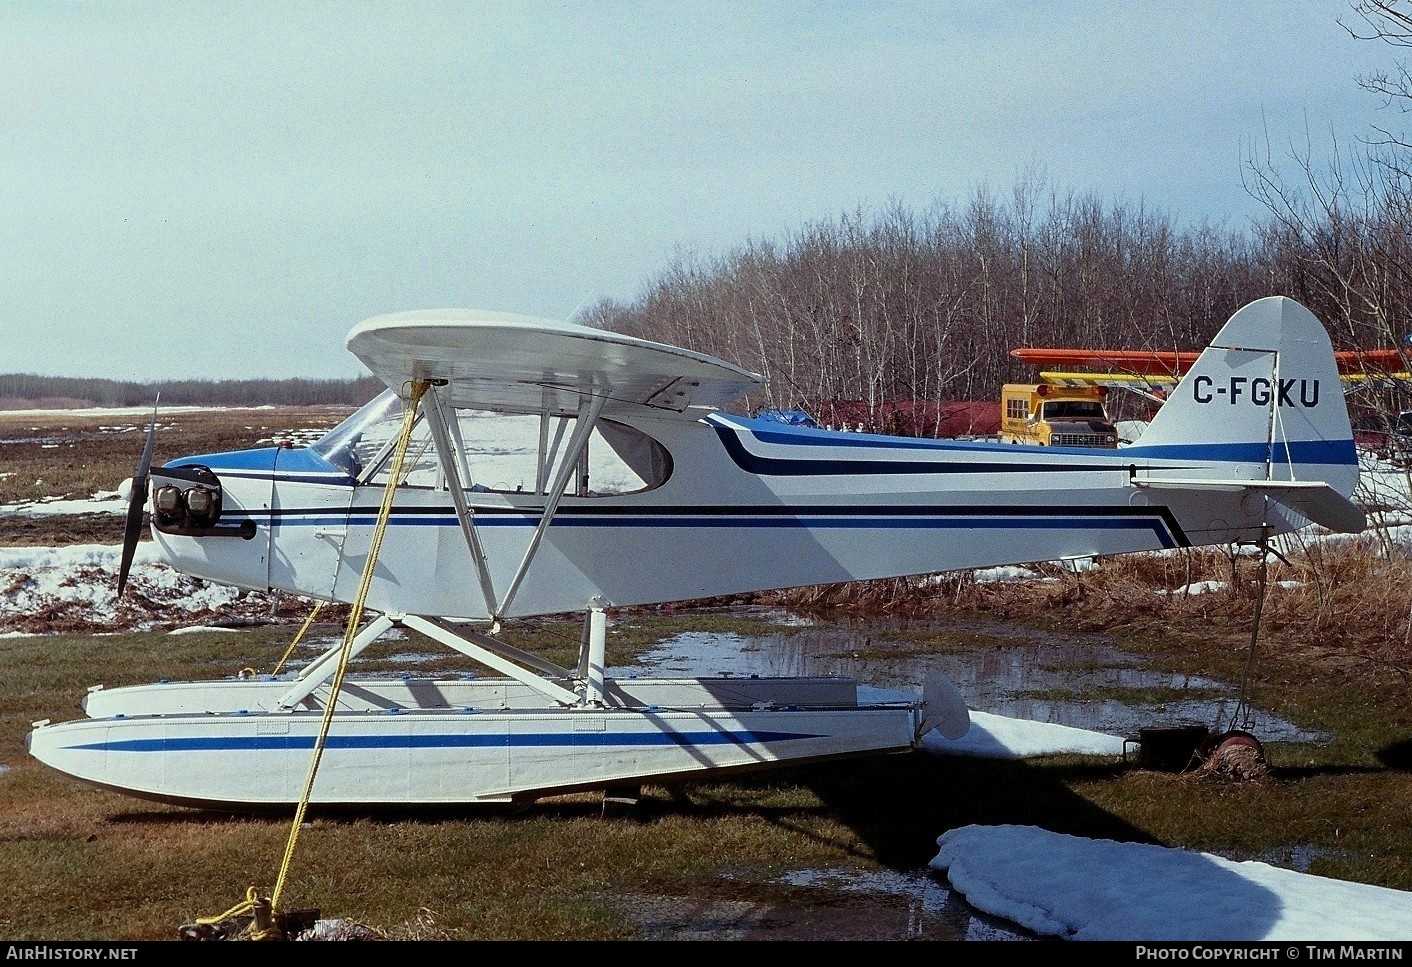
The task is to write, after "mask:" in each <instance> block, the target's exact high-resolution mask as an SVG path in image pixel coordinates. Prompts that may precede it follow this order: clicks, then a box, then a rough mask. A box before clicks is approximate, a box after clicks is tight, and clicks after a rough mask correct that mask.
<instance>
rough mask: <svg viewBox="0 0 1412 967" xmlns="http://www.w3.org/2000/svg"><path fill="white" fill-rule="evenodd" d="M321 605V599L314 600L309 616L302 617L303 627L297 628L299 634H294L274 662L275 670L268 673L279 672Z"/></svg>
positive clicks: (274, 673) (312, 621) (322, 603)
mask: <svg viewBox="0 0 1412 967" xmlns="http://www.w3.org/2000/svg"><path fill="white" fill-rule="evenodd" d="M323 606H324V602H322V601H315V602H314V610H312V611H310V612H309V617H307V618H305V619H304V627H302V628H300V629H299V634H297V635H295V636H294V640H293V641H291V642H290V643H289V649H288V650H287V651H286V652H285V653H284V657H282V658H281V659H280V660H279V661H278V662H276V663H275V670H274V671H273V672H271V673H270V674H272V675H278V674H279V670H280V669H281V668H283V667H284V663H285V662H287V661H289V656H290V655H292V654H294V649H295V648H296V647H298V645H299V642H300V640H301V639H302V638H303V637H304V634H305V632H307V631H308V630H309V626H310V625H312V624H313V623H314V619H315V618H316V617H318V614H319V609H320V608H322V607H323Z"/></svg>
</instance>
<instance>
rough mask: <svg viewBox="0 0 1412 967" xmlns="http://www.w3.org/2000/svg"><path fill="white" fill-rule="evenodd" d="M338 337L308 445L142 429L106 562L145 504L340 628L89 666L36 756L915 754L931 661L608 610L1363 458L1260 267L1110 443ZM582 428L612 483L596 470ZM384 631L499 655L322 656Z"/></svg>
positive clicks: (530, 783) (1082, 551)
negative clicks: (560, 631) (507, 423)
mask: <svg viewBox="0 0 1412 967" xmlns="http://www.w3.org/2000/svg"><path fill="white" fill-rule="evenodd" d="M347 345H348V348H349V349H350V350H351V351H352V352H353V353H354V354H355V355H356V356H357V357H358V358H359V359H361V360H362V361H363V362H364V363H365V364H366V365H367V367H368V368H369V369H370V370H371V371H372V372H373V373H374V374H376V375H377V376H378V377H380V378H381V379H382V381H383V382H384V383H385V384H386V385H387V387H388V389H387V391H386V392H385V393H384V394H382V395H381V396H379V397H378V398H377V399H375V400H373V401H372V402H370V403H369V404H368V405H367V406H365V407H364V408H363V409H361V410H360V411H359V412H358V413H356V414H354V415H353V416H352V417H350V418H349V419H348V420H346V421H345V422H344V423H342V424H341V425H339V426H338V427H336V428H335V429H334V430H332V431H330V432H329V433H328V434H327V435H326V436H325V437H323V439H321V440H320V441H318V442H317V443H315V444H314V445H312V446H310V447H307V448H290V447H284V448H279V447H277V448H270V449H261V450H253V451H242V452H236V453H221V454H209V455H202V456H195V457H190V458H183V459H178V460H173V461H171V462H169V463H167V464H166V465H165V466H162V467H160V468H156V469H152V468H150V466H149V464H150V457H151V452H152V431H151V430H149V434H148V439H147V446H146V449H145V451H144V455H143V458H142V463H141V464H140V467H139V472H138V475H137V477H136V478H135V479H134V485H133V493H132V504H131V506H130V508H129V511H130V513H129V531H128V536H127V540H126V543H125V548H124V556H123V564H122V569H121V572H120V575H119V587H120V588H121V586H122V584H123V582H125V580H126V577H127V573H128V568H129V565H130V562H131V559H132V553H133V548H134V546H135V542H136V540H137V537H138V536H139V534H140V530H141V526H142V516H143V512H144V509H145V507H146V505H147V503H148V501H149V500H150V503H151V508H152V512H151V527H152V531H153V536H154V538H155V540H156V542H157V544H158V546H159V548H160V550H161V553H162V555H163V557H164V558H165V560H166V561H168V562H169V563H170V564H171V565H172V566H174V567H175V568H177V569H179V570H181V571H183V572H185V573H188V574H191V575H194V576H196V577H199V578H204V579H207V580H210V581H215V582H221V583H224V584H229V585H234V586H237V587H241V588H248V589H256V590H262V591H280V592H288V593H292V594H296V595H301V596H306V597H308V598H312V599H316V600H321V601H330V602H342V603H347V604H350V605H352V606H353V614H354V620H350V623H349V629H348V632H347V635H346V636H345V639H344V641H343V642H342V643H341V644H340V645H339V646H336V647H334V648H331V649H330V650H329V651H328V652H327V653H325V654H324V655H323V656H321V657H320V658H318V659H317V660H315V661H313V662H312V663H310V664H309V665H308V666H306V667H305V668H303V669H302V670H301V671H300V672H299V673H298V674H289V675H285V676H279V677H274V676H265V677H263V678H256V679H251V680H234V679H232V680H223V681H211V682H183V683H157V684H152V685H143V686H134V687H121V688H111V689H105V688H102V687H95V688H93V689H91V690H90V692H89V694H88V696H87V698H86V699H85V702H84V708H85V711H86V713H87V717H85V718H79V719H76V720H74V721H69V722H63V723H50V722H47V721H45V722H38V723H35V727H34V729H33V731H32V732H31V733H30V735H29V738H28V746H29V751H30V753H31V754H33V755H34V756H36V757H37V758H38V759H39V760H40V761H42V762H44V763H46V764H48V765H49V766H52V767H53V768H55V769H57V770H60V771H62V772H64V773H67V774H69V775H71V776H74V777H76V778H77V779H80V780H82V781H84V782H87V783H90V784H92V785H96V786H100V787H105V788H109V789H114V790H118V791H121V792H124V793H127V794H130V795H134V796H138V797H143V798H147V799H152V800H158V801H164V802H170V803H177V804H184V805H190V806H197V807H214V808H238V809H284V808H288V807H290V806H292V805H294V804H295V803H296V802H300V801H301V797H304V799H303V801H304V802H307V803H310V804H312V805H313V806H315V807H339V806H346V807H357V808H359V809H367V808H375V807H378V806H391V807H405V806H418V805H440V806H447V805H465V804H472V803H491V802H509V801H516V800H523V799H533V798H537V797H541V796H544V795H547V794H552V793H558V792H566V791H573V790H595V789H603V790H607V789H613V788H617V787H623V786H632V785H633V784H640V783H643V782H657V781H667V780H672V779H680V778H687V777H699V776H705V775H716V774H720V773H726V772H730V771H732V770H741V769H753V768H761V767H768V766H778V765H787V764H797V763H803V762H812V761H821V760H828V759H838V758H844V757H850V756H860V755H875V754H880V753H891V752H905V751H907V750H910V749H913V748H915V747H916V745H917V743H918V742H919V741H920V739H921V737H922V736H923V735H925V734H926V733H927V732H928V731H930V730H931V729H934V728H935V729H939V730H940V731H941V732H942V733H943V734H946V735H949V736H952V737H955V736H959V735H960V734H963V733H964V732H965V731H966V730H967V728H968V726H969V718H968V713H967V710H966V706H965V702H964V700H963V699H961V697H960V696H959V695H957V694H956V692H955V690H954V689H953V688H951V687H950V685H949V683H947V682H946V681H945V679H944V678H942V677H940V676H935V675H934V676H928V680H927V682H926V683H925V685H924V687H923V691H922V695H921V696H920V697H919V698H917V699H916V700H908V701H900V702H877V703H873V702H865V701H860V699H859V690H858V685H857V683H856V682H854V681H853V680H851V679H847V678H832V677H818V678H759V679H757V678H749V677H716V678H692V679H674V680H653V679H616V680H615V679H614V678H611V677H609V676H607V675H606V674H605V668H604V650H605V628H606V624H607V615H608V613H609V612H611V611H612V610H613V609H616V608H624V607H630V606H636V605H647V604H654V603H661V602H671V601H684V600H691V599H699V598H707V597H713V596H719V595H729V594H735V593H742V592H750V591H759V590H765V589H774V588H786V587H800V586H807V585H815V584H826V583H834V582H844V581H853V580H861V579H873V578H886V577H900V576H906V575H918V574H930V573H936V572H941V571H948V570H955V569H962V568H978V567H987V566H994V565H1001V564H1012V563H1025V562H1033V561H1045V560H1057V559H1062V558H1069V557H1077V556H1100V555H1113V554H1125V553H1132V552H1140V551H1151V550H1160V549H1163V548H1177V547H1185V546H1195V545H1211V544H1226V543H1233V542H1257V541H1261V540H1263V539H1266V538H1268V537H1269V536H1271V535H1274V534H1279V533H1284V532H1288V531H1291V530H1295V529H1298V528H1302V527H1305V526H1308V525H1310V524H1317V525H1321V526H1323V527H1326V528H1328V529H1331V530H1334V531H1342V532H1356V531H1359V530H1361V529H1362V528H1363V526H1364V523H1365V521H1364V515H1363V513H1362V511H1361V510H1359V508H1358V507H1357V506H1356V505H1355V504H1353V503H1352V502H1351V501H1350V500H1349V497H1350V495H1351V494H1352V493H1353V492H1354V488H1355V486H1356V484H1357V481H1358V463H1357V457H1356V453H1355V450H1354V445H1353V437H1352V432H1351V430H1350V426H1349V418H1348V413H1347V410H1346V408H1345V404H1344V397H1343V393H1342V392H1341V391H1340V388H1339V371H1338V368H1337V366H1336V364H1335V358H1334V354H1333V352H1332V350H1331V347H1330V343H1329V339H1328V336H1327V334H1326V332H1325V331H1324V328H1323V327H1322V325H1321V324H1320V323H1319V322H1318V320H1317V319H1315V317H1314V316H1313V315H1312V314H1311V313H1310V312H1309V311H1308V310H1307V309H1305V308H1304V307H1303V306H1301V305H1299V304H1298V303H1296V302H1294V301H1291V300H1290V299H1287V298H1282V297H1271V298H1266V299H1261V300H1258V301H1256V302H1253V303H1251V304H1249V305H1247V306H1246V307H1244V308H1243V309H1241V310H1240V311H1239V312H1237V313H1236V314H1235V315H1233V316H1232V317H1231V319H1230V321H1229V322H1228V323H1227V324H1226V325H1225V327H1224V328H1223V329H1222V330H1221V332H1220V333H1219V334H1218V335H1217V337H1216V338H1215V339H1214V340H1213V342H1212V344H1211V346H1210V347H1209V348H1207V349H1206V350H1205V351H1204V352H1203V353H1202V354H1201V355H1200V358H1199V359H1198V360H1197V361H1196V362H1194V363H1193V364H1192V366H1191V369H1190V371H1189V372H1188V373H1187V374H1186V378H1184V379H1183V380H1182V382H1181V383H1180V386H1179V388H1178V389H1177V390H1176V391H1175V392H1174V394H1173V396H1172V398H1171V399H1170V400H1169V401H1168V402H1167V403H1166V405H1164V406H1163V407H1162V409H1161V410H1160V411H1159V412H1158V414H1157V416H1156V418H1155V419H1154V421H1153V422H1152V424H1151V426H1150V427H1149V428H1148V429H1147V431H1146V432H1145V433H1144V434H1143V436H1142V438H1141V440H1140V442H1139V443H1138V444H1135V445H1132V446H1128V447H1124V448H1120V449H1118V450H1111V449H1110V450H1086V449H1078V448H1068V447H1066V448H1045V447H1030V446H1013V445H1001V444H990V443H977V442H959V441H946V440H929V439H918V438H904V437H888V436H881V435H873V434H861V433H846V432H834V431H827V430H821V429H817V428H813V427H807V426H795V425H789V424H788V423H785V422H780V421H775V420H770V419H768V418H762V417H756V418H746V417H742V416H737V415H732V414H731V413H729V412H727V411H726V410H725V409H723V407H725V406H726V405H728V404H730V403H733V402H735V401H737V400H739V399H741V398H742V397H744V396H745V395H746V394H748V393H749V392H750V391H751V390H754V389H756V388H757V387H758V386H760V385H761V382H762V379H761V377H760V376H758V375H756V374H753V373H750V372H747V371H745V370H743V369H741V368H739V367H737V366H734V365H732V364H731V363H729V362H725V361H723V360H720V359H715V358H712V357H709V356H705V355H701V354H699V353H695V352H690V351H687V350H683V349H680V348H676V347H672V346H667V345H662V344H658V343H653V342H648V341H644V340H641V339H637V338H632V337H628V336H624V335H620V334H616V333H612V332H606V331H601V330H595V329H589V328H585V327H581V326H575V325H570V324H564V323H558V322H553V321H545V320H538V319H529V318H524V317H519V316H509V315H504V314H496V313H487V312H472V311H461V310H438V311H417V312H409V313H399V314H394V315H388V316H380V317H377V318H374V319H370V320H368V321H366V322H364V323H362V324H360V325H358V326H356V327H355V328H354V329H353V330H352V331H351V332H350V334H349V336H348V341H347ZM487 414H496V415H499V416H502V417H505V418H519V419H522V420H527V421H529V422H530V423H531V425H532V427H533V433H534V434H537V440H538V446H537V448H536V456H535V459H534V460H533V461H532V465H531V466H530V467H528V468H527V469H526V471H525V473H524V474H523V475H521V476H520V477H518V478H515V479H500V478H499V476H498V475H497V474H496V473H491V474H490V475H489V476H487V475H485V474H484V473H483V472H482V468H480V467H479V466H478V465H477V463H476V462H475V461H474V460H473V459H472V458H471V455H472V454H473V453H474V451H475V449H476V448H475V446H474V445H473V442H474V441H473V440H471V439H468V437H470V436H471V435H472V434H473V433H474V432H475V431H476V427H477V426H478V425H479V424H478V423H477V420H481V419H483V418H485V417H486V416H487ZM153 426H154V427H155V413H154V421H153ZM605 454H606V455H608V456H609V457H611V458H612V459H613V460H615V461H616V462H617V464H616V465H617V466H619V467H623V468H626V469H627V470H628V471H630V472H629V473H626V474H620V475H619V477H620V478H625V479H618V480H614V479H607V480H605V479H604V476H603V474H601V473H596V472H595V468H596V467H598V466H599V465H600V464H601V458H602V457H603V456H604V455H605ZM120 593H121V591H120ZM363 608H366V609H368V612H369V613H370V614H371V615H372V617H371V619H370V620H369V621H367V622H366V623H365V624H363V623H360V620H359V619H360V617H361V612H362V609H363ZM564 613H576V614H579V613H581V614H582V615H583V631H582V635H581V642H580V646H579V659H578V663H577V666H576V667H573V668H564V667H559V666H557V665H554V664H552V663H550V662H547V661H545V660H543V659H542V658H540V657H538V656H536V655H534V654H531V653H528V652H525V651H523V650H520V649H517V648H515V647H512V646H510V645H508V644H507V643H505V642H503V641H501V640H500V639H499V638H497V635H501V634H502V626H503V625H504V624H505V623H506V622H510V621H513V620H515V619H522V618H525V617H528V616H536V615H550V614H564ZM396 628H405V629H411V630H413V631H416V632H419V633H421V634H423V635H425V636H427V637H428V638H430V639H432V640H434V641H436V642H439V643H441V644H444V645H446V646H448V647H450V648H452V649H455V650H456V651H458V652H461V653H462V654H464V655H466V656H468V657H469V658H471V659H472V660H474V662H476V663H477V664H478V665H479V666H481V667H483V668H485V669H487V670H489V674H488V675H487V676H485V677H475V678H466V679H445V680H435V679H401V680H389V679H378V678H371V677H362V678H353V677H350V678H345V677H344V672H345V670H346V668H347V664H348V661H349V660H350V659H351V658H352V657H354V656H356V655H357V654H358V653H359V652H360V651H362V650H363V649H364V648H366V647H367V646H368V645H369V644H370V643H371V642H373V641H374V640H376V639H377V638H379V637H380V636H383V635H386V634H387V633H388V632H390V631H392V630H393V629H396ZM311 757H313V761H316V762H318V769H317V775H316V779H315V778H314V773H313V772H312V771H311V769H310V762H311Z"/></svg>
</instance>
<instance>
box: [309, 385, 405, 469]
mask: <svg viewBox="0 0 1412 967" xmlns="http://www.w3.org/2000/svg"><path fill="white" fill-rule="evenodd" d="M401 428H402V398H401V397H399V396H398V395H397V394H396V393H394V392H393V391H392V390H390V389H386V390H383V391H382V392H381V393H380V394H378V395H377V396H375V397H373V398H372V399H371V400H369V401H368V402H367V403H364V404H363V406H362V408H361V409H359V410H358V412H356V413H354V414H353V415H352V416H350V417H349V418H348V419H346V420H344V421H343V422H342V423H340V424H338V426H336V427H334V428H333V429H332V430H329V431H328V432H327V433H325V434H324V435H323V436H322V437H321V438H320V439H319V440H318V442H316V443H315V444H314V445H313V446H311V447H310V448H309V449H311V450H313V451H314V452H315V453H317V454H318V455H319V456H321V457H323V458H324V459H325V460H327V461H328V462H329V463H331V464H333V465H334V466H335V467H338V468H339V469H341V470H345V471H347V472H348V475H349V476H350V477H356V476H358V475H359V474H360V473H362V471H363V467H364V466H365V465H366V464H367V462H368V461H369V460H371V459H372V458H373V457H375V456H377V453H378V451H379V450H381V449H382V448H383V446H384V445H386V443H387V441H389V440H391V439H393V438H394V437H396V435H397V432H398V431H399V430H400V429H401Z"/></svg>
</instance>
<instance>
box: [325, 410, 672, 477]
mask: <svg viewBox="0 0 1412 967" xmlns="http://www.w3.org/2000/svg"><path fill="white" fill-rule="evenodd" d="M402 417H403V413H402V400H401V399H400V398H399V397H398V396H397V394H396V393H394V392H392V391H391V390H387V391H386V392H384V393H383V394H382V395H380V396H378V397H377V398H376V399H374V400H372V401H371V402H369V403H368V404H367V405H365V406H364V407H363V408H362V409H360V410H358V412H356V413H354V414H353V415H352V416H350V417H349V418H348V419H347V420H345V421H344V422H343V423H341V424H339V425H338V426H336V427H334V428H333V429H332V430H330V431H329V432H328V433H327V434H325V435H324V436H323V437H322V438H321V439H320V440H319V441H318V442H316V443H315V444H314V445H313V447H312V449H313V450H314V451H315V452H316V453H318V454H319V455H320V456H322V457H323V458H324V459H325V460H327V461H329V462H330V463H332V464H334V465H335V466H338V467H340V468H342V469H343V470H345V471H347V473H348V474H349V475H350V476H353V477H356V478H358V480H359V481H360V482H362V483H375V484H386V482H387V474H388V473H390V472H391V465H392V457H393V450H394V449H395V446H396V442H397V437H398V434H399V433H400V432H401V429H402ZM575 424H576V419H575V418H574V417H558V416H549V417H541V416H540V415H537V414H529V415H519V414H504V413H493V412H489V411H480V410H459V411H456V418H455V420H454V421H453V422H452V423H451V424H450V425H449V427H448V429H449V431H450V434H449V435H450V437H451V446H452V449H453V450H454V451H455V453H454V455H453V460H454V465H455V468H456V473H457V475H458V476H459V477H460V480H461V482H462V485H463V486H465V487H466V489H468V490H472V491H498V492H503V493H543V492H547V491H548V489H549V488H550V487H551V486H552V484H553V482H554V480H555V477H556V475H557V474H558V472H559V470H560V468H561V467H562V466H563V462H564V459H565V454H566V452H567V450H568V448H569V442H570V440H571V439H572V438H573V435H574V426H575ZM670 473H671V458H670V456H669V455H668V454H667V451H666V449H665V448H664V447H663V446H662V445H661V444H660V443H658V442H657V441H656V440H653V439H652V438H651V437H648V436H646V435H645V434H643V433H642V432H641V431H639V430H637V429H635V428H633V427H630V426H627V425H625V424H621V423H615V422H612V421H609V420H601V421H599V423H598V425H597V426H596V427H595V428H594V432H593V435H592V436H591V437H590V439H589V446H588V453H587V454H586V459H584V460H582V461H580V463H579V465H578V466H577V467H575V468H574V469H573V476H572V478H571V483H570V484H569V486H568V489H567V490H566V493H569V494H574V495H578V496H598V495H608V494H622V493H632V492H634V491H638V490H647V489H651V488H652V487H657V486H660V485H661V484H663V483H664V482H666V479H667V477H668V476H669V475H670ZM401 478H402V479H401V481H400V485H402V486H410V487H428V488H436V489H445V488H446V487H447V485H448V484H447V479H446V474H445V473H444V472H443V468H442V464H441V459H440V457H439V456H438V455H437V451H436V448H435V446H434V445H433V438H432V433H431V427H430V425H429V424H428V421H427V419H426V416H425V413H424V412H419V413H418V414H417V422H416V424H415V425H414V427H413V430H412V439H411V441H410V443H409V445H408V448H407V455H406V456H405V457H404V459H403V463H402V474H401Z"/></svg>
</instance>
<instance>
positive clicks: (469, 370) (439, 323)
mask: <svg viewBox="0 0 1412 967" xmlns="http://www.w3.org/2000/svg"><path fill="white" fill-rule="evenodd" d="M347 346H348V350H349V351H350V352H352V353H353V355H355V356H357V357H358V358H359V359H360V360H362V362H363V364H364V365H366V366H367V367H368V369H369V370H371V371H372V373H373V374H374V375H376V376H377V377H378V378H379V379H381V380H382V381H383V382H384V383H386V384H387V385H388V386H389V387H390V388H391V389H393V390H394V391H397V392H402V391H403V390H404V388H405V387H406V385H407V384H408V383H409V382H410V381H412V380H418V379H420V380H429V381H432V382H434V383H440V382H441V381H443V380H444V381H445V383H446V385H445V387H444V389H443V390H442V391H441V396H442V399H443V402H445V403H447V404H449V405H450V406H452V407H455V408H457V409H483V410H494V411H500V412H518V413H543V412H548V413H551V414H571V413H576V412H578V410H579V409H580V407H581V405H582V404H583V403H584V402H585V401H586V400H588V399H602V400H603V401H604V402H603V414H604V415H613V414H614V413H620V412H622V411H624V410H636V411H639V412H640V411H641V409H642V408H644V407H646V408H649V409H653V410H660V411H664V412H676V413H683V412H685V411H686V410H687V408H689V407H692V406H717V407H718V406H722V405H724V404H726V403H729V402H731V401H732V400H735V399H738V398H739V397H741V396H743V395H744V394H746V393H748V392H750V391H751V390H753V389H755V388H757V387H759V386H761V385H762V384H763V383H764V378H763V377H762V376H760V375H758V374H756V373H751V372H749V371H747V370H744V369H742V368H740V367H739V366H736V365H733V364H731V363H728V362H726V361H724V360H721V359H717V358H715V357H712V356H707V355H704V354H702V353H696V352H692V351H691V350H687V349H681V348H678V347H676V346H668V345H665V344H663V343H655V342H650V341H648V340H645V339H637V338H635V337H633V336H625V335H622V334H620V333H615V332H609V331H607V330H602V329H591V328H589V327H587V326H579V325H575V324H573V323H566V322H556V321H554V320H550V319H537V318H533V317H530V316H521V315H511V314H508V313H500V312H486V311H481V310H469V309H423V310H416V311H412V312H398V313H392V314H390V315H383V316H375V317H374V318H372V319H368V320H366V321H365V322H363V323H360V324H359V325H357V326H355V327H354V328H353V330H352V331H351V332H349V334H348V340H347Z"/></svg>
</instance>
